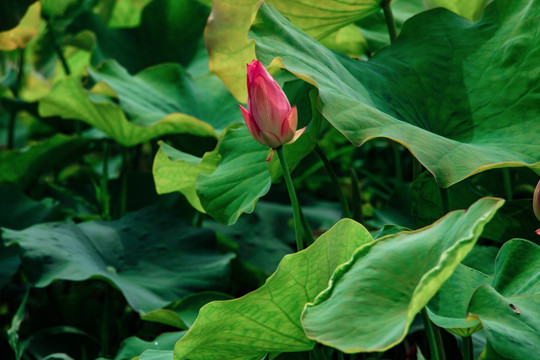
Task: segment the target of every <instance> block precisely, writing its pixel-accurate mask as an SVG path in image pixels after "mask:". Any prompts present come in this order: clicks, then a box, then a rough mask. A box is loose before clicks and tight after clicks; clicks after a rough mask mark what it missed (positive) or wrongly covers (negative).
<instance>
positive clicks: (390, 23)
mask: <svg viewBox="0 0 540 360" xmlns="http://www.w3.org/2000/svg"><path fill="white" fill-rule="evenodd" d="M391 2H392V0H383V2H382V3H381V7H382V9H383V12H384V19H385V20H386V26H387V27H388V35H389V36H390V42H394V41H395V40H396V38H397V30H396V23H395V22H394V14H393V13H392V7H391V6H390V3H391Z"/></svg>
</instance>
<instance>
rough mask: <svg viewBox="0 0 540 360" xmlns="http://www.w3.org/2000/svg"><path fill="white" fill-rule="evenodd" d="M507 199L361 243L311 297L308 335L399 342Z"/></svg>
mask: <svg viewBox="0 0 540 360" xmlns="http://www.w3.org/2000/svg"><path fill="white" fill-rule="evenodd" d="M503 203H504V201H503V200H500V199H495V198H484V199H482V200H479V201H478V202H476V203H475V204H473V205H472V206H471V207H470V208H469V209H468V210H467V211H463V210H460V211H454V212H452V213H449V214H448V215H447V216H445V217H444V218H442V219H441V220H439V221H438V222H436V223H435V224H433V225H431V226H429V227H426V228H423V229H420V230H417V231H409V232H407V231H406V232H401V233H398V234H396V235H389V236H386V237H383V238H381V239H379V240H377V241H375V242H373V243H370V244H366V245H364V246H362V247H361V248H359V249H358V250H357V251H356V252H355V254H354V256H353V259H352V260H351V261H350V262H348V263H347V264H346V265H344V266H343V267H341V268H339V269H338V271H336V272H335V273H334V275H333V276H332V280H331V284H332V285H331V287H329V288H328V289H327V290H326V291H324V292H323V293H321V294H320V295H319V296H318V297H317V299H316V300H315V302H314V303H312V304H308V305H307V307H306V309H305V311H304V313H303V315H302V324H303V325H304V329H305V330H306V334H307V335H308V337H309V338H311V339H314V340H317V341H319V342H322V343H324V344H328V345H331V346H334V347H336V348H338V349H340V350H342V351H345V352H348V353H354V352H361V351H382V350H385V349H388V348H390V347H392V346H394V345H396V344H397V343H399V342H400V341H401V340H402V339H403V338H404V337H405V335H406V334H407V330H408V328H409V326H410V324H411V322H412V321H413V319H414V317H415V315H416V314H417V313H418V312H419V311H420V310H421V309H422V308H423V307H424V306H425V305H426V304H427V302H428V301H429V300H430V299H431V298H432V297H433V296H434V295H435V293H436V292H437V291H438V290H439V288H440V287H441V285H442V284H443V283H444V281H445V280H447V279H448V278H449V277H450V275H452V272H453V271H454V270H455V268H456V267H457V266H458V264H459V263H460V261H461V260H463V258H464V257H465V256H466V255H467V253H468V252H469V251H470V250H471V249H472V247H473V246H474V243H475V242H476V240H477V239H478V237H479V236H480V234H481V233H482V230H483V228H484V226H485V224H486V223H487V222H488V221H489V220H490V219H491V218H492V217H493V215H494V214H495V212H496V211H497V209H498V208H500V207H501V206H502V204H503Z"/></svg>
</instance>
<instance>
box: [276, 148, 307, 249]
mask: <svg viewBox="0 0 540 360" xmlns="http://www.w3.org/2000/svg"><path fill="white" fill-rule="evenodd" d="M276 152H277V154H278V157H279V162H280V163H281V168H282V169H283V178H284V179H285V184H286V185H287V191H288V192H289V198H290V199H291V205H292V208H293V216H294V233H295V235H296V250H297V251H301V250H302V249H303V248H304V243H303V241H302V224H301V221H302V220H301V218H300V216H301V215H300V204H299V203H298V198H297V197H296V191H295V190H294V185H293V182H292V178H291V173H290V172H289V168H288V166H287V162H286V161H285V156H284V155H283V148H282V147H281V146H280V147H278V148H277V149H276Z"/></svg>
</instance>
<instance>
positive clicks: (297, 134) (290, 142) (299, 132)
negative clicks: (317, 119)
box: [286, 126, 307, 145]
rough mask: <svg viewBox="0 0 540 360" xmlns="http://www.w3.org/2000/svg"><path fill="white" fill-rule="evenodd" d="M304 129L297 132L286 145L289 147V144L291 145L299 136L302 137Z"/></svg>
mask: <svg viewBox="0 0 540 360" xmlns="http://www.w3.org/2000/svg"><path fill="white" fill-rule="evenodd" d="M306 127H307V126H306ZM306 127H304V128H302V129H300V130H298V131H297V132H295V133H294V136H293V138H292V139H291V140H290V141H289V142H287V143H286V144H287V145H289V144H292V143H293V142H295V141H296V140H297V139H298V138H299V137H300V135H302V134H303V133H304V131H305V130H306Z"/></svg>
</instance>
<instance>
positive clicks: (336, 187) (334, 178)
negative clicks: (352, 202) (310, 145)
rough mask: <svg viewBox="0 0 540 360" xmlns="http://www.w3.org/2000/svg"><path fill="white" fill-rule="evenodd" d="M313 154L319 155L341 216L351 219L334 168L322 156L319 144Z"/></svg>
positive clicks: (323, 155) (324, 156)
mask: <svg viewBox="0 0 540 360" xmlns="http://www.w3.org/2000/svg"><path fill="white" fill-rule="evenodd" d="M315 152H316V153H317V155H319V158H320V159H321V160H322V162H323V164H324V167H325V168H326V172H327V173H328V175H329V176H330V180H331V181H332V185H333V186H334V190H335V191H336V193H337V196H338V198H339V202H340V204H341V212H342V213H343V216H344V217H347V218H350V219H352V215H351V211H350V210H349V204H348V203H347V199H345V194H343V190H342V189H341V186H340V185H339V179H338V177H337V175H336V172H335V171H334V167H333V166H332V164H331V163H330V161H329V160H328V158H327V157H326V155H325V154H324V151H322V149H321V148H320V146H319V144H316V145H315Z"/></svg>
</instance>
